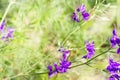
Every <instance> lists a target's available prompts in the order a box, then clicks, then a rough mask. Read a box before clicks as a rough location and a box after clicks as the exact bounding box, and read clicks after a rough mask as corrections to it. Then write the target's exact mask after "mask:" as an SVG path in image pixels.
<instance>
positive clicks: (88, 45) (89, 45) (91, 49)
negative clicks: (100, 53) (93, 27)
mask: <svg viewBox="0 0 120 80" xmlns="http://www.w3.org/2000/svg"><path fill="white" fill-rule="evenodd" d="M86 50H87V54H86V55H85V56H83V58H88V59H91V58H92V57H93V56H94V53H95V49H94V42H92V43H90V42H86Z"/></svg>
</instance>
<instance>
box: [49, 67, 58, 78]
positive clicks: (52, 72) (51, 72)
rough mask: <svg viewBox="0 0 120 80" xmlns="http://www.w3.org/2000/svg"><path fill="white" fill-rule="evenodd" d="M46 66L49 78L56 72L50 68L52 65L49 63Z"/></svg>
mask: <svg viewBox="0 0 120 80" xmlns="http://www.w3.org/2000/svg"><path fill="white" fill-rule="evenodd" d="M47 68H48V70H49V72H48V75H49V78H51V77H53V76H55V75H56V74H57V71H55V70H53V69H52V68H53V67H52V66H51V65H49V66H48V67H47Z"/></svg>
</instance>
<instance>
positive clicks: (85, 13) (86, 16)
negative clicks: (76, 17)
mask: <svg viewBox="0 0 120 80" xmlns="http://www.w3.org/2000/svg"><path fill="white" fill-rule="evenodd" d="M89 16H90V14H89V13H87V12H86V11H84V12H82V17H83V20H86V21H87V20H88V19H89Z"/></svg>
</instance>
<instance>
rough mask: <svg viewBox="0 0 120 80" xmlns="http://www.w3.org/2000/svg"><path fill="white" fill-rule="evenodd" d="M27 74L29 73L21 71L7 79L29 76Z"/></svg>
mask: <svg viewBox="0 0 120 80" xmlns="http://www.w3.org/2000/svg"><path fill="white" fill-rule="evenodd" d="M27 75H28V74H23V73H19V74H17V75H15V76H12V77H9V78H7V79H6V80H9V79H10V80H11V79H13V78H16V77H20V76H27Z"/></svg>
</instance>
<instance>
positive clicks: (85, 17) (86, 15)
mask: <svg viewBox="0 0 120 80" xmlns="http://www.w3.org/2000/svg"><path fill="white" fill-rule="evenodd" d="M77 12H80V13H81V15H82V19H83V20H88V19H89V16H90V14H89V13H88V12H86V9H85V5H84V4H82V5H81V6H80V7H79V8H77ZM72 20H74V21H76V22H80V20H79V17H78V15H77V13H76V10H75V12H74V13H73V16H72Z"/></svg>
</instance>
